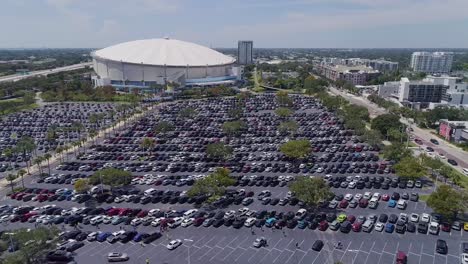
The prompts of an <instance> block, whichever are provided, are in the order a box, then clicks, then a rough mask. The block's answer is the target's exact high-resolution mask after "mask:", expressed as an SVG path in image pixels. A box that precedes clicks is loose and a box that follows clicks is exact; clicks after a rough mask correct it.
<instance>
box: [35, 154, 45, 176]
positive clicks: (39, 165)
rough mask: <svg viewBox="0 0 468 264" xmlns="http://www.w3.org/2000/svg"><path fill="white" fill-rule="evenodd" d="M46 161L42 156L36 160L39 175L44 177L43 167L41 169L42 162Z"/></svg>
mask: <svg viewBox="0 0 468 264" xmlns="http://www.w3.org/2000/svg"><path fill="white" fill-rule="evenodd" d="M43 161H44V158H43V157H41V156H37V157H36V158H35V159H34V164H36V165H37V169H38V170H39V173H40V174H41V175H42V167H41V164H42V162H43Z"/></svg>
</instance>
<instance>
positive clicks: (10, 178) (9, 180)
mask: <svg viewBox="0 0 468 264" xmlns="http://www.w3.org/2000/svg"><path fill="white" fill-rule="evenodd" d="M16 178H18V176H16V175H14V174H11V173H10V174H8V175H7V176H6V180H7V181H8V182H10V183H9V184H10V187H11V192H12V193H13V187H15V182H14V181H15V180H16Z"/></svg>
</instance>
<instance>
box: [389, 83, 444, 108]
mask: <svg viewBox="0 0 468 264" xmlns="http://www.w3.org/2000/svg"><path fill="white" fill-rule="evenodd" d="M447 89H448V86H447V85H444V84H440V83H434V82H432V81H430V80H426V79H424V80H422V81H410V80H409V79H408V78H401V80H400V90H399V94H398V100H399V101H400V102H401V103H402V104H406V105H417V107H418V108H426V107H428V106H429V103H440V102H441V101H442V98H443V97H444V96H445V94H446V92H447Z"/></svg>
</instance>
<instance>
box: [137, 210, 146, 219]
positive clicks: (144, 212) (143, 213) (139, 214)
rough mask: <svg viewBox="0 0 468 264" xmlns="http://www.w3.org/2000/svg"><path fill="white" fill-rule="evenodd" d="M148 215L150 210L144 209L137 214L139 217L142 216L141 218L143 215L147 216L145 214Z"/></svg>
mask: <svg viewBox="0 0 468 264" xmlns="http://www.w3.org/2000/svg"><path fill="white" fill-rule="evenodd" d="M147 215H148V211H146V210H142V211H140V212H139V213H138V214H137V217H140V218H141V217H145V216H147Z"/></svg>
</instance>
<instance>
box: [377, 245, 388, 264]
mask: <svg viewBox="0 0 468 264" xmlns="http://www.w3.org/2000/svg"><path fill="white" fill-rule="evenodd" d="M387 243H388V242H385V245H384V246H383V248H382V252H383V250H384V248H385V247H386V246H387ZM375 253H377V252H375ZM377 254H380V257H379V261H378V262H377V263H380V260H381V259H382V255H383V254H382V253H377Z"/></svg>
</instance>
